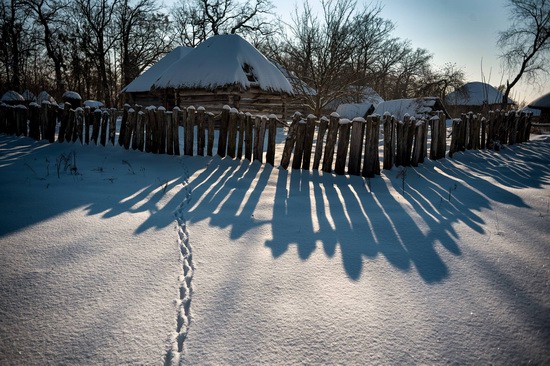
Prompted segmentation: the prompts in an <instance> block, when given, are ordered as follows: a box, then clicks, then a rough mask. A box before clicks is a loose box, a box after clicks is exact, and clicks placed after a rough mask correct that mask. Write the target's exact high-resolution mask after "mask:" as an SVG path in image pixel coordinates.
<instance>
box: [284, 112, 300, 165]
mask: <svg viewBox="0 0 550 366" xmlns="http://www.w3.org/2000/svg"><path fill="white" fill-rule="evenodd" d="M301 120H302V114H301V113H300V112H295V113H294V115H293V116H292V123H291V124H290V127H289V128H288V134H287V136H286V140H285V146H284V148H283V157H282V158H281V167H282V168H283V169H285V170H286V169H287V168H288V166H289V165H290V157H291V155H292V150H293V149H294V145H295V143H296V133H297V131H296V130H297V129H298V124H299V123H300V121H301Z"/></svg>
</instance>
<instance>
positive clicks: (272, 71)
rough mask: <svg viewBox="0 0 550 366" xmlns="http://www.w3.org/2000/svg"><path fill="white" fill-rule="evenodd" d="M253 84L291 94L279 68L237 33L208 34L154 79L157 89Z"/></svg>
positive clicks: (271, 90)
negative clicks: (207, 37) (204, 39)
mask: <svg viewBox="0 0 550 366" xmlns="http://www.w3.org/2000/svg"><path fill="white" fill-rule="evenodd" d="M229 85H240V86H241V87H242V88H244V89H249V88H250V87H251V86H253V85H257V86H258V87H259V88H260V89H262V90H265V91H270V92H283V93H287V94H293V90H292V86H291V85H290V83H289V81H288V80H287V79H286V78H285V77H284V75H283V74H282V73H281V71H279V69H278V68H277V67H276V66H275V65H273V64H272V63H271V62H269V60H268V59H266V58H265V56H264V55H262V54H261V53H260V51H258V50H257V49H256V48H254V46H252V45H251V44H250V43H248V42H247V41H245V40H244V39H243V38H241V36H239V35H237V34H224V35H218V36H214V37H211V38H209V39H207V40H206V41H204V42H202V43H201V44H199V45H198V46H197V47H196V48H195V49H194V50H193V51H192V52H189V54H188V55H187V56H185V57H183V58H181V59H179V60H178V61H176V62H175V63H174V64H172V65H171V66H170V67H169V68H168V69H167V70H166V72H164V73H163V75H162V76H161V77H160V78H159V79H158V80H157V81H156V82H155V83H154V85H153V87H155V88H158V89H163V88H177V89H207V90H214V89H216V88H220V87H225V86H229Z"/></svg>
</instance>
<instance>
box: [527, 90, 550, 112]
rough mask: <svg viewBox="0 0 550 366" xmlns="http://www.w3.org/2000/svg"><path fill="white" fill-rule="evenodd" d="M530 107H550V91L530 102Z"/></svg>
mask: <svg viewBox="0 0 550 366" xmlns="http://www.w3.org/2000/svg"><path fill="white" fill-rule="evenodd" d="M528 107H529V108H535V109H550V93H548V94H544V95H542V96H540V97H538V98H537V99H535V100H533V101H532V102H531V103H529V105H528Z"/></svg>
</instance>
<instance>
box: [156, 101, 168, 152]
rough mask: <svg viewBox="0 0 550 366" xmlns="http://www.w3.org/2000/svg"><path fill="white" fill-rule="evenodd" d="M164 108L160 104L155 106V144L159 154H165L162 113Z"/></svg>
mask: <svg viewBox="0 0 550 366" xmlns="http://www.w3.org/2000/svg"><path fill="white" fill-rule="evenodd" d="M165 112H166V108H164V107H163V106H160V107H158V108H157V118H156V122H157V130H156V131H157V136H156V139H157V142H156V143H157V146H158V153H159V154H166V120H165V118H164V113H165Z"/></svg>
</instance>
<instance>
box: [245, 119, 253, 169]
mask: <svg viewBox="0 0 550 366" xmlns="http://www.w3.org/2000/svg"><path fill="white" fill-rule="evenodd" d="M253 127H254V126H253V121H252V114H250V113H245V120H244V158H245V159H248V161H252V146H253V142H254V135H253V133H252V130H253Z"/></svg>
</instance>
